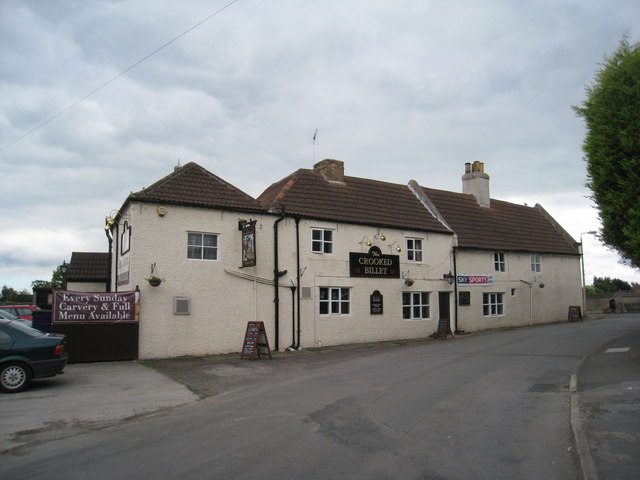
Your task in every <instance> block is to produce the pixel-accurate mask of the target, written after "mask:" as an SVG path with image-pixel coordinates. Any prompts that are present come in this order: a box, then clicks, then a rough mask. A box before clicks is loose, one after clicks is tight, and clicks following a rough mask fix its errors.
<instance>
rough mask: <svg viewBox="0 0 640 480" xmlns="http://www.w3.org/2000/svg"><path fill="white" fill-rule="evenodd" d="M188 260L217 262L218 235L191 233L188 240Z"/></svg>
mask: <svg viewBox="0 0 640 480" xmlns="http://www.w3.org/2000/svg"><path fill="white" fill-rule="evenodd" d="M187 258H193V259H196V260H217V259H218V235H216V234H213V233H196V232H189V233H188V238H187Z"/></svg>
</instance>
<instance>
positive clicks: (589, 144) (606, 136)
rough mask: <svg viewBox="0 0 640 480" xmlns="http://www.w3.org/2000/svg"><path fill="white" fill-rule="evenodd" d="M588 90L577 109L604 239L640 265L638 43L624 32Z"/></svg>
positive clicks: (630, 262) (627, 259)
mask: <svg viewBox="0 0 640 480" xmlns="http://www.w3.org/2000/svg"><path fill="white" fill-rule="evenodd" d="M586 93H587V99H586V100H585V101H584V102H583V104H582V106H580V107H577V106H574V107H573V108H574V110H575V112H576V113H577V114H578V116H580V117H582V118H583V119H584V120H585V123H586V126H587V135H586V137H585V140H584V144H583V150H584V152H585V160H586V162H587V178H588V180H587V186H588V187H589V188H590V189H591V192H592V196H591V198H592V199H593V200H594V202H595V204H596V207H597V208H598V213H599V216H600V220H601V221H602V231H601V240H602V241H603V242H604V243H605V244H607V245H608V246H609V247H611V248H612V249H614V250H615V251H616V252H618V254H619V255H620V256H621V257H622V260H623V262H624V263H625V264H627V265H630V266H634V267H640V195H638V190H639V186H640V43H636V44H633V45H631V44H629V39H628V35H625V36H624V37H623V39H622V40H621V41H620V44H619V45H618V48H617V50H616V51H615V52H614V53H613V55H611V56H609V57H605V59H604V62H603V64H602V65H601V67H600V69H598V70H597V71H596V74H595V78H594V80H593V82H592V83H591V84H590V85H588V86H587V88H586Z"/></svg>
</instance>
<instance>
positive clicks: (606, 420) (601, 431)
mask: <svg viewBox="0 0 640 480" xmlns="http://www.w3.org/2000/svg"><path fill="white" fill-rule="evenodd" d="M572 383H574V382H572ZM575 387H576V388H575V392H573V393H572V396H573V395H577V398H572V426H573V430H574V434H576V439H577V442H578V445H577V448H578V450H580V448H581V445H580V440H579V439H578V436H579V435H580V429H583V433H584V437H585V438H586V444H587V445H586V446H582V447H583V448H584V447H588V451H583V452H581V455H580V461H581V464H582V467H583V468H582V470H583V478H584V479H585V480H596V479H601V480H604V479H631V478H639V475H640V474H639V472H640V332H636V333H632V334H629V335H625V336H624V337H620V338H617V339H616V340H614V341H612V342H609V343H607V344H605V345H602V346H601V347H600V348H598V349H597V350H596V351H594V352H591V353H590V354H589V355H588V356H586V357H585V358H584V359H583V360H582V362H581V363H580V365H579V366H578V369H577V378H576V381H575ZM574 403H577V405H574ZM576 408H577V409H578V412H576V411H575V410H576ZM576 415H578V418H577V419H575V418H574V417H575V416H576ZM575 420H577V421H578V423H576V424H575V425H573V423H574V421H575ZM583 440H584V439H583ZM579 453H580V452H579Z"/></svg>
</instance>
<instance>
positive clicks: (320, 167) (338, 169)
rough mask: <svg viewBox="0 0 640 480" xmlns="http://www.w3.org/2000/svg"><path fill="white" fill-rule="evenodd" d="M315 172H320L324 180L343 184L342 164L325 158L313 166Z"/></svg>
mask: <svg viewBox="0 0 640 480" xmlns="http://www.w3.org/2000/svg"><path fill="white" fill-rule="evenodd" d="M313 169H314V170H315V171H316V172H320V173H321V174H322V176H323V177H324V178H325V180H329V181H332V182H344V162H341V161H340V160H333V159H331V158H326V159H324V160H322V161H320V162H318V163H316V164H315V165H314V166H313Z"/></svg>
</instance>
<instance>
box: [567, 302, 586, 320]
mask: <svg viewBox="0 0 640 480" xmlns="http://www.w3.org/2000/svg"><path fill="white" fill-rule="evenodd" d="M567 320H568V321H570V322H581V321H582V309H581V308H580V305H571V306H570V307H569V314H568V316H567Z"/></svg>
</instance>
